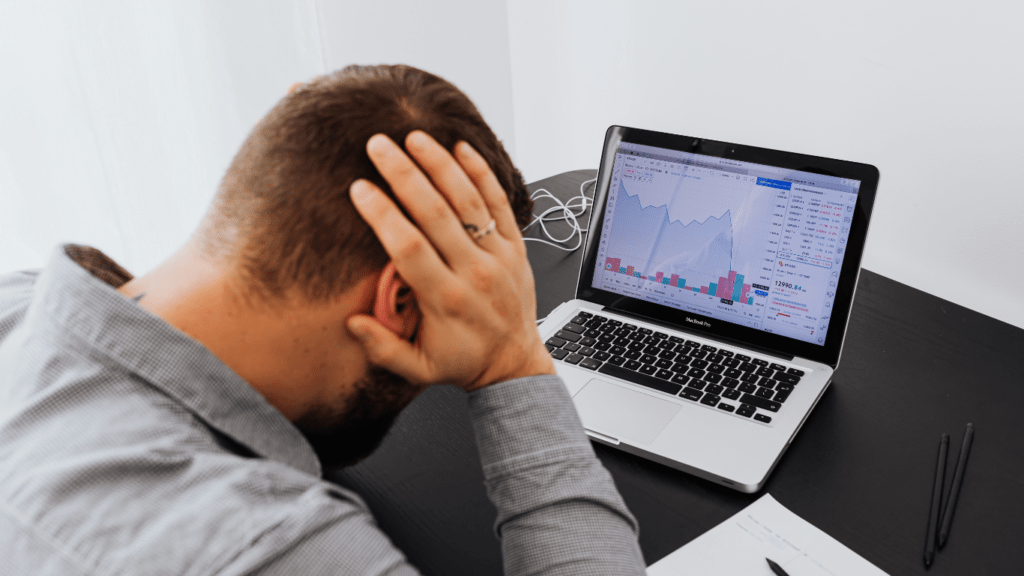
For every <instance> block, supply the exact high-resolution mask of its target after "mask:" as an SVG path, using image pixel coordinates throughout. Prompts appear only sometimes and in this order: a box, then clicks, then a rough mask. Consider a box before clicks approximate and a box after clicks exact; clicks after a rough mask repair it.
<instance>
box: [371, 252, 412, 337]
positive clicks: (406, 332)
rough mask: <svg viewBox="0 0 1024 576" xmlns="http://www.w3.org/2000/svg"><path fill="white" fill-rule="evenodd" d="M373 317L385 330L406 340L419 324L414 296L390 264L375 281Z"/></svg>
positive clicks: (389, 263)
mask: <svg viewBox="0 0 1024 576" xmlns="http://www.w3.org/2000/svg"><path fill="white" fill-rule="evenodd" d="M373 316H374V317H375V318H376V319H377V321H378V322H380V323H381V324H383V325H384V327H385V328H387V329H388V330H391V331H392V332H394V333H395V334H398V335H399V336H401V337H402V338H403V339H406V340H408V339H409V338H411V337H412V335H413V333H414V332H415V331H416V326H417V324H419V320H420V312H419V309H418V308H417V307H416V296H415V295H414V294H413V292H412V289H411V288H410V287H409V285H408V284H406V283H405V280H402V277H401V276H399V274H398V271H397V270H395V265H394V264H393V263H391V262H388V265H387V266H385V267H384V270H383V271H382V272H381V273H380V278H378V279H377V298H376V299H375V300H374V304H373Z"/></svg>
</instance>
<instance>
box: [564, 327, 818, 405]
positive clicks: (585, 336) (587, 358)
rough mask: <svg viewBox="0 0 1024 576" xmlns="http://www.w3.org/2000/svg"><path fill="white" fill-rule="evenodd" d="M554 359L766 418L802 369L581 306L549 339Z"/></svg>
mask: <svg viewBox="0 0 1024 576" xmlns="http://www.w3.org/2000/svg"><path fill="white" fill-rule="evenodd" d="M547 347H548V351H549V352H551V356H552V357H553V358H554V359H555V360H559V361H561V362H565V363H568V364H575V365H577V366H579V367H581V368H585V369H587V370H594V371H596V372H600V373H602V374H607V375H608V376H614V377H616V378H621V379H623V380H625V381H627V382H631V383H633V384H639V385H640V386H646V387H647V388H652V389H654V390H657V391H659V392H664V393H665V394H672V395H673V396H678V397H680V398H683V399H686V400H690V401H692V402H699V403H701V404H704V405H705V406H709V407H713V408H718V409H719V410H723V411H725V412H730V413H733V414H736V415H737V416H742V417H744V418H752V419H754V420H757V421H758V422H763V423H765V424H768V423H770V422H771V421H772V417H771V414H772V413H775V412H778V411H779V409H781V408H782V404H783V403H784V402H785V401H786V399H788V398H789V395H790V393H791V392H792V391H793V387H794V386H796V385H797V383H799V382H800V378H801V377H802V376H803V375H804V372H803V371H802V370H799V369H797V368H791V367H786V366H783V365H782V364H778V363H777V362H772V361H770V360H766V359H764V358H755V357H751V356H748V355H746V354H737V353H734V352H732V351H729V350H722V349H718V348H716V347H714V346H711V345H709V344H704V343H702V342H698V341H696V340H687V339H685V338H681V337H679V336H671V335H669V334H665V333H664V332H658V331H656V330H651V329H650V328H640V327H638V326H635V325H633V324H628V323H625V322H623V321H621V320H616V319H613V318H606V317H604V316H599V315H596V314H591V313H589V312H582V311H581V312H579V313H578V314H577V316H576V317H575V318H573V319H572V320H571V321H570V322H569V323H568V324H566V325H565V326H563V327H562V329H561V330H559V331H558V332H556V333H555V335H554V336H552V337H551V338H549V339H548V341H547Z"/></svg>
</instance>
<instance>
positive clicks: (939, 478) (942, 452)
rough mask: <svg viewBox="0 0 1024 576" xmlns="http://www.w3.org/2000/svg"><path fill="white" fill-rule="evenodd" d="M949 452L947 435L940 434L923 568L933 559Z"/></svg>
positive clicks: (929, 564) (928, 565) (930, 563)
mask: <svg viewBox="0 0 1024 576" xmlns="http://www.w3.org/2000/svg"><path fill="white" fill-rule="evenodd" d="M947 452H949V434H946V433H945V432H943V433H942V440H939V460H938V462H936V464H935V484H933V485H932V509H931V512H929V513H928V536H927V539H926V540H925V541H924V567H925V568H928V567H930V566H931V565H932V560H934V559H935V536H936V534H935V533H936V532H938V530H939V506H940V505H941V504H942V485H943V484H944V483H945V481H946V453H947Z"/></svg>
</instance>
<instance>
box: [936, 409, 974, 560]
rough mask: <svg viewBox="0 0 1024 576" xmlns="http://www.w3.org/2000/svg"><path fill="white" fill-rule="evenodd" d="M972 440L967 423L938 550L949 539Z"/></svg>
mask: <svg viewBox="0 0 1024 576" xmlns="http://www.w3.org/2000/svg"><path fill="white" fill-rule="evenodd" d="M973 439H974V424H971V423H968V424H967V430H965V431H964V443H963V444H961V445H960V457H959V458H957V460H956V472H953V485H952V487H951V488H950V492H949V500H947V501H946V506H945V507H943V509H942V530H939V548H942V547H943V546H945V545H946V540H948V539H949V527H950V525H951V524H953V511H954V510H956V500H957V498H958V497H959V496H960V484H962V483H963V481H964V469H965V468H967V456H968V455H969V454H970V453H971V441H972V440H973Z"/></svg>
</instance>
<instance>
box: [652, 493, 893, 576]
mask: <svg viewBox="0 0 1024 576" xmlns="http://www.w3.org/2000/svg"><path fill="white" fill-rule="evenodd" d="M765 558H771V559H772V560H773V561H775V562H776V563H778V564H779V565H780V566H782V568H783V569H785V570H786V572H787V573H788V574H789V576H873V575H878V576H887V575H886V574H885V572H882V571H881V570H879V569H878V568H876V567H875V566H874V565H873V564H871V563H870V562H868V561H867V560H865V559H863V558H861V557H860V556H858V555H857V554H856V553H854V552H853V551H852V550H850V549H849V548H847V547H846V546H843V545H842V544H840V543H839V542H838V541H836V540H835V539H834V538H832V537H831V536H829V535H828V534H825V533H824V532H822V531H821V530H818V529H817V528H815V527H814V526H812V525H811V524H809V523H808V522H807V521H805V520H804V519H803V518H800V517H799V516H797V515H796V514H793V513H792V512H790V511H789V510H787V509H786V508H785V507H784V506H782V504H779V503H778V502H777V501H776V500H775V499H774V498H772V497H771V496H770V495H768V494H765V495H764V496H762V497H760V498H759V499H758V500H757V501H756V502H754V503H753V504H751V505H750V506H747V507H746V508H744V509H743V510H741V511H740V512H739V513H738V514H736V515H735V516H733V517H732V518H729V519H728V520H726V521H725V522H722V523H721V524H719V525H718V526H715V527H714V528H712V529H711V530H709V531H707V532H706V533H704V534H703V535H701V536H699V537H698V538H697V539H696V540H694V541H692V542H690V543H689V544H686V545H685V546H683V547H682V548H680V549H678V550H676V551H675V552H673V553H671V554H669V555H668V556H666V557H665V558H662V559H661V560H659V561H658V562H655V563H654V564H652V565H651V566H650V567H649V568H647V574H648V576H682V575H684V574H685V575H687V576H689V575H691V574H693V575H702V576H703V575H705V574H709V575H710V574H714V575H719V576H732V575H736V576H758V575H763V576H774V574H773V573H772V571H771V569H770V568H769V567H768V562H766V561H765Z"/></svg>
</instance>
